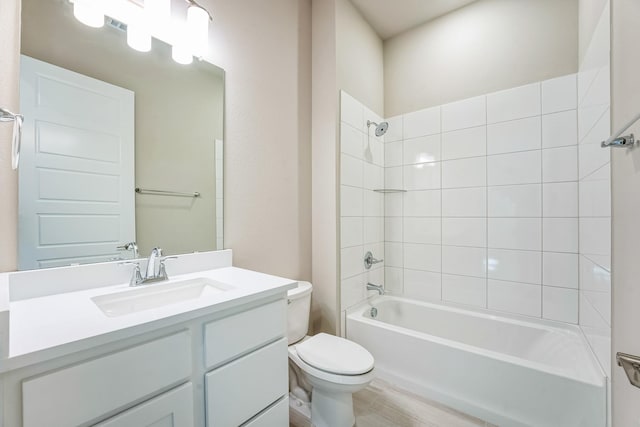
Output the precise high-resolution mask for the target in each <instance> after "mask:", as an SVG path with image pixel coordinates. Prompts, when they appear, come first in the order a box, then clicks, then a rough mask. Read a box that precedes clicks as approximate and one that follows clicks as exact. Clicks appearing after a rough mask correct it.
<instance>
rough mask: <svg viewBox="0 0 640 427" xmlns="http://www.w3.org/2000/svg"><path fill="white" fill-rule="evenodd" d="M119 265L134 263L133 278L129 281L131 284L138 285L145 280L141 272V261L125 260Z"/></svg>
mask: <svg viewBox="0 0 640 427" xmlns="http://www.w3.org/2000/svg"><path fill="white" fill-rule="evenodd" d="M118 265H133V266H135V267H134V268H133V274H131V280H130V281H129V286H138V285H139V284H141V283H142V282H143V279H142V273H141V272H140V263H138V262H132V261H125V262H119V263H118Z"/></svg>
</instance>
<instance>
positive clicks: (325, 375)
mask: <svg viewBox="0 0 640 427" xmlns="http://www.w3.org/2000/svg"><path fill="white" fill-rule="evenodd" d="M296 347H297V345H291V346H289V359H290V360H291V361H292V362H293V363H294V364H295V365H296V366H297V367H298V368H299V369H300V370H301V371H303V372H304V373H305V374H306V375H308V376H311V377H315V378H318V379H320V380H322V381H326V382H328V383H331V384H335V385H340V386H348V387H349V386H359V385H364V384H368V383H370V382H371V381H372V380H373V378H374V377H375V370H374V369H372V370H370V371H369V372H367V373H365V374H361V375H340V374H334V373H331V372H327V371H323V370H321V369H318V368H315V367H313V366H311V365H309V364H308V363H307V362H305V361H304V360H302V358H301V357H300V355H298V352H297V351H296Z"/></svg>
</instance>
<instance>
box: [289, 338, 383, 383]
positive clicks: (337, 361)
mask: <svg viewBox="0 0 640 427" xmlns="http://www.w3.org/2000/svg"><path fill="white" fill-rule="evenodd" d="M296 352H297V354H298V356H299V357H300V359H302V360H303V361H304V362H305V363H306V364H307V365H310V366H312V367H314V368H316V369H319V370H321V371H325V372H327V373H330V374H335V375H362V374H366V373H367V372H369V371H371V370H372V369H373V363H374V360H373V356H372V355H371V353H369V352H368V351H367V350H366V349H365V348H364V347H362V346H361V345H359V344H356V343H354V342H353V341H349V340H346V339H344V338H340V337H336V336H334V335H329V334H325V333H320V334H317V335H315V336H313V337H310V338H309V339H307V340H305V341H303V342H302V343H300V344H298V345H297V346H296Z"/></svg>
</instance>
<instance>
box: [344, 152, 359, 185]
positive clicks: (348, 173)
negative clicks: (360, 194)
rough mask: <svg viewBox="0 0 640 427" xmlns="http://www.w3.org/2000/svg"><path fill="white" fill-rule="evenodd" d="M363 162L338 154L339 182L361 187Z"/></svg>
mask: <svg viewBox="0 0 640 427" xmlns="http://www.w3.org/2000/svg"><path fill="white" fill-rule="evenodd" d="M363 177H364V164H363V162H362V160H359V159H356V158H355V157H351V156H348V155H346V154H342V155H341V156H340V184H342V185H350V186H352V187H362V183H363Z"/></svg>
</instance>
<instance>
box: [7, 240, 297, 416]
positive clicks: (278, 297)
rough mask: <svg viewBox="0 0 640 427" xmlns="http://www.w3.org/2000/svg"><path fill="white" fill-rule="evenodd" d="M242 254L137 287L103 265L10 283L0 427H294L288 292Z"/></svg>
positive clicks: (223, 254)
mask: <svg viewBox="0 0 640 427" xmlns="http://www.w3.org/2000/svg"><path fill="white" fill-rule="evenodd" d="M231 260H232V254H231V251H218V252H207V253H200V254H191V255H181V256H179V257H178V258H177V259H175V260H171V263H169V262H167V267H166V268H167V273H168V276H169V278H170V279H169V280H168V281H164V282H157V283H153V284H149V285H145V286H140V287H130V286H129V276H130V275H131V271H132V268H131V266H123V265H118V263H104V264H94V265H85V266H77V267H64V268H57V269H49V270H37V271H25V272H16V273H6V274H1V275H0V354H1V358H0V383H1V384H0V385H1V387H0V414H1V417H0V427H14V426H21V425H22V426H24V427H34V426H37V427H41V426H57V427H58V426H59V427H62V426H88V425H98V426H104V427H107V426H108V427H115V426H136V427H141V426H179V427H187V426H212V427H213V426H215V427H218V426H220V427H223V426H239V425H243V426H251V427H259V426H267V427H272V426H287V425H288V398H287V391H288V383H287V373H288V368H287V339H286V338H285V336H286V308H287V300H286V293H287V290H289V289H291V288H294V287H295V286H296V282H295V281H291V280H288V279H283V278H279V277H274V276H269V275H265V274H261V273H256V272H252V271H248V270H243V269H239V268H235V267H233V266H232V263H231Z"/></svg>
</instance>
